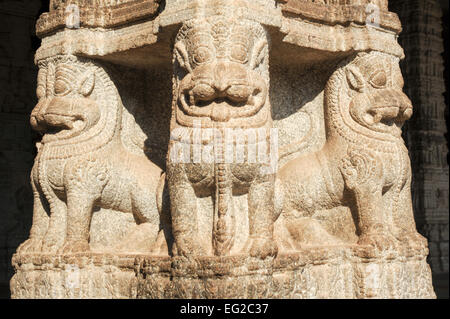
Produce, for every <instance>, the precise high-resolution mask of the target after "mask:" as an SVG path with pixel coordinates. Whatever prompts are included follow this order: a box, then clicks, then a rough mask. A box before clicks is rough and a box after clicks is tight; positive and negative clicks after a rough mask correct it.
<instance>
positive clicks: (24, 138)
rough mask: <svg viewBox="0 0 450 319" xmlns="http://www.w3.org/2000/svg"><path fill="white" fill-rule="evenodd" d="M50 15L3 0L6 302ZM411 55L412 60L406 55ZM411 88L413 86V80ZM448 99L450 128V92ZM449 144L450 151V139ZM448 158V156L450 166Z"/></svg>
mask: <svg viewBox="0 0 450 319" xmlns="http://www.w3.org/2000/svg"><path fill="white" fill-rule="evenodd" d="M424 1H426V0H424ZM391 2H392V3H394V2H395V0H391V1H390V4H391ZM440 2H441V6H442V8H443V19H442V24H443V33H442V36H443V39H444V42H445V46H448V41H449V39H448V32H449V30H448V7H449V2H448V0H440ZM393 8H394V7H393ZM391 10H392V11H394V12H395V10H394V9H391ZM48 11H49V1H46V0H0V298H8V297H9V284H8V282H9V279H10V278H11V276H12V274H13V269H12V268H11V256H12V254H13V253H14V252H15V249H16V248H17V246H18V245H19V244H20V243H21V242H23V241H24V240H25V239H26V238H27V236H28V232H29V228H30V227H31V219H32V194H31V187H30V185H29V173H30V171H31V166H32V164H33V159H34V157H35V155H36V149H35V146H34V145H35V142H36V141H38V139H39V136H38V135H37V134H36V133H34V132H33V131H32V130H31V128H30V125H29V114H30V112H31V110H32V108H33V107H34V105H35V104H36V96H35V93H34V92H35V87H36V76H37V68H36V66H35V65H34V62H33V60H34V52H35V51H36V50H37V49H38V48H39V46H40V43H41V41H40V39H39V38H37V37H36V36H35V29H34V26H35V22H36V19H37V18H38V17H39V15H40V14H42V13H43V12H48ZM402 23H403V24H404V23H405V21H402ZM400 40H401V37H400ZM405 54H406V56H408V52H407V51H406V50H405ZM443 57H444V63H445V67H446V70H445V83H446V88H448V80H449V75H448V50H445V51H444V52H443ZM405 82H408V77H407V76H405ZM444 95H445V103H446V110H445V120H446V123H447V127H448V123H449V110H448V102H449V96H448V89H447V90H446V92H445V94H444ZM413 102H414V101H413ZM446 138H447V145H448V134H446ZM448 158H449V155H448V154H447V161H448ZM447 222H448V219H447ZM447 236H448V235H447ZM447 245H448V238H447ZM447 249H448V248H447ZM435 288H436V292H437V294H438V296H439V297H443V298H448V272H447V274H439V275H436V276H435Z"/></svg>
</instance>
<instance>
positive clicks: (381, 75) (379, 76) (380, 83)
mask: <svg viewBox="0 0 450 319" xmlns="http://www.w3.org/2000/svg"><path fill="white" fill-rule="evenodd" d="M369 82H370V84H372V86H373V87H374V88H382V87H385V86H386V83H387V76H386V72H384V71H380V72H377V73H375V74H374V75H372V77H371V78H370V81H369Z"/></svg>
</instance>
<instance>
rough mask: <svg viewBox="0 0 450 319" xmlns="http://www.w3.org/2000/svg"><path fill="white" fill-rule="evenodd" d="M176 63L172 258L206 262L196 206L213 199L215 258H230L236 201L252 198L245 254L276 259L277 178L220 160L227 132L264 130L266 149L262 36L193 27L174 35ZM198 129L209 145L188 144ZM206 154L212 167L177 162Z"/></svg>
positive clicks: (227, 21) (241, 26)
mask: <svg viewBox="0 0 450 319" xmlns="http://www.w3.org/2000/svg"><path fill="white" fill-rule="evenodd" d="M175 62H176V63H177V64H176V66H175V68H176V70H175V74H176V75H177V78H176V80H175V87H176V90H175V94H174V95H175V99H174V108H173V118H172V127H171V129H172V131H171V141H170V145H169V154H168V164H167V176H168V186H169V192H170V201H171V211H172V213H171V216H172V223H173V234H174V239H175V247H176V251H175V253H177V254H179V255H183V256H190V255H207V254H209V253H208V251H207V248H206V247H208V245H207V244H205V243H204V242H202V241H201V239H200V238H199V234H198V232H197V227H198V225H197V222H198V217H197V213H198V209H197V202H196V200H197V198H198V197H212V198H213V199H214V210H215V211H214V221H213V230H212V233H213V239H212V240H213V242H212V246H213V250H214V252H213V254H214V255H228V254H230V250H231V248H232V247H233V244H234V243H233V240H234V235H235V234H234V232H235V223H236V221H235V216H234V211H233V210H234V207H233V194H236V193H239V194H248V198H249V199H248V206H249V214H248V216H249V217H248V218H249V228H250V229H249V232H250V239H249V240H248V242H247V245H246V247H244V250H248V251H250V254H251V255H258V256H261V257H267V256H269V255H271V256H273V255H275V254H276V246H275V244H274V242H273V237H272V236H273V234H272V233H273V204H272V202H273V187H274V174H273V173H272V174H267V173H264V172H262V171H263V170H262V169H261V167H262V165H261V164H259V163H250V162H249V161H248V157H246V158H245V159H244V160H243V161H242V162H241V163H236V162H235V160H234V159H232V160H231V161H229V162H227V161H226V158H225V157H226V156H227V154H226V153H227V145H226V143H225V135H226V131H227V129H262V130H263V131H264V132H265V133H263V137H262V139H263V140H264V142H266V140H267V139H268V136H269V130H270V128H271V126H272V119H271V108H270V102H269V98H268V85H269V83H268V82H269V81H268V41H267V34H266V32H265V30H264V28H263V27H261V26H260V25H259V24H257V23H254V22H250V21H248V20H243V21H237V20H236V19H234V18H218V17H211V18H208V19H200V20H198V21H197V20H194V21H191V22H189V23H186V24H185V25H184V26H183V27H182V28H181V30H180V31H179V34H178V37H177V40H176V43H175ZM196 129H199V130H200V131H202V130H203V132H205V130H206V131H208V130H211V132H212V134H211V136H210V138H209V140H208V141H205V140H202V138H201V137H200V139H199V141H195V140H193V139H192V137H193V136H194V135H195V131H196ZM200 134H201V133H200ZM215 134H217V135H219V136H220V138H218V137H217V135H215ZM254 143H255V144H257V143H258V142H257V141H254ZM208 144H210V145H211V146H209V145H208ZM238 144H239V143H238ZM248 144H251V142H248V141H245V140H244V141H243V142H242V144H241V145H242V146H243V147H244V148H246V147H248ZM208 147H211V149H212V150H213V152H214V154H215V157H214V158H213V159H212V160H211V161H209V162H208V161H204V158H203V159H200V160H199V161H197V162H196V161H195V159H194V157H195V156H196V155H189V156H188V158H187V159H185V160H184V161H180V160H179V159H178V157H177V156H178V155H177V153H178V152H179V150H180V149H183V148H184V149H186V148H187V152H189V153H191V151H193V152H194V153H195V150H197V151H198V152H200V153H204V151H205V149H206V148H208ZM191 154H192V153H191ZM237 222H240V221H237Z"/></svg>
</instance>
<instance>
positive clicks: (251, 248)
mask: <svg viewBox="0 0 450 319" xmlns="http://www.w3.org/2000/svg"><path fill="white" fill-rule="evenodd" d="M244 252H245V253H248V254H250V256H251V257H255V258H261V259H266V258H267V257H276V255H277V253H278V246H277V245H276V243H275V241H274V240H273V239H272V238H250V239H249V240H248V241H247V244H246V245H245V248H244Z"/></svg>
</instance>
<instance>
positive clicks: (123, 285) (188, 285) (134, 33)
mask: <svg viewBox="0 0 450 319" xmlns="http://www.w3.org/2000/svg"><path fill="white" fill-rule="evenodd" d="M119 2H120V3H119ZM164 3H165V5H164V6H163V5H162V2H160V1H151V0H127V1H125V0H124V1H111V2H109V1H104V2H103V3H102V4H101V5H95V6H94V5H93V4H92V2H91V1H82V0H79V1H75V0H73V1H69V2H66V1H56V0H55V1H53V3H52V7H51V10H50V12H49V13H47V14H44V15H42V17H41V18H40V20H39V22H38V26H37V32H38V34H39V35H40V36H41V37H43V44H42V47H41V48H40V49H39V50H38V52H37V54H36V62H37V64H38V65H39V68H40V72H39V76H38V85H37V95H38V98H39V102H38V104H37V105H36V107H35V108H34V110H33V111H32V113H31V121H30V122H31V125H32V127H33V128H34V129H35V130H37V131H39V132H41V133H42V135H43V138H42V141H41V143H40V144H39V153H38V155H37V157H36V159H35V165H34V167H33V170H32V174H31V183H32V186H33V192H34V201H35V203H34V210H33V227H32V230H31V232H30V238H29V239H28V240H27V241H25V242H24V243H23V244H22V245H21V246H20V247H19V249H18V250H17V253H16V254H15V256H14V258H13V264H14V266H15V269H16V274H15V276H14V277H13V279H12V280H11V289H12V295H13V297H14V298H33V297H39V298H67V297H75V298H76V297H80V298H92V297H106V298H434V297H435V294H434V291H433V287H432V285H431V271H430V268H429V266H428V264H427V263H426V256H427V254H428V248H427V243H426V240H425V239H424V238H423V237H422V236H421V235H419V233H418V232H417V230H416V224H415V220H414V216H413V209H412V200H411V166H410V160H409V157H408V152H407V149H406V147H405V145H404V142H403V139H402V137H401V133H402V130H401V128H402V126H403V124H404V123H405V121H407V120H408V119H409V118H410V117H411V115H412V112H413V111H412V110H413V105H412V103H411V101H410V100H409V98H408V97H407V96H406V95H405V93H403V91H402V90H403V79H402V75H401V72H400V68H399V61H400V59H401V58H402V55H403V51H402V49H401V47H400V46H399V45H398V43H397V41H396V39H397V34H398V33H399V31H400V23H399V20H398V18H397V16H396V15H395V14H393V13H391V12H389V11H388V10H387V1H381V0H380V1H376V2H375V3H369V2H368V1H361V0H355V1H345V3H344V2H342V1H323V3H317V2H315V1H296V0H292V1H273V0H235V1H226V0H209V1H207V0H190V1H187V0H186V1H184V0H171V1H165V2H164Z"/></svg>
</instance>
